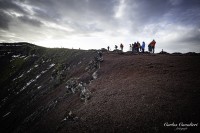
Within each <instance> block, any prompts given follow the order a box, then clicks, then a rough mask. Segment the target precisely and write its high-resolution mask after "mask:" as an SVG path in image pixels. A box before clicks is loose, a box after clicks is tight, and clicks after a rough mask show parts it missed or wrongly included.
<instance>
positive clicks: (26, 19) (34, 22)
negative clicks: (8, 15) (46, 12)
mask: <svg viewBox="0 0 200 133" xmlns="http://www.w3.org/2000/svg"><path fill="white" fill-rule="evenodd" d="M18 18H19V19H20V20H21V21H22V22H24V23H27V24H30V25H33V26H41V25H42V24H43V23H42V22H41V21H39V20H37V19H33V18H29V17H27V16H20V17H18Z"/></svg>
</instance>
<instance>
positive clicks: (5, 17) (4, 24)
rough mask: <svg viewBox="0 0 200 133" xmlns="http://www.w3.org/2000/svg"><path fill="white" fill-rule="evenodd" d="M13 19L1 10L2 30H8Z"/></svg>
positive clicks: (0, 23)
mask: <svg viewBox="0 0 200 133" xmlns="http://www.w3.org/2000/svg"><path fill="white" fill-rule="evenodd" d="M10 20H11V17H10V16H9V15H7V14H6V13H4V12H3V11H1V10H0V28H1V29H4V30H7V29H8V28H9V22H10Z"/></svg>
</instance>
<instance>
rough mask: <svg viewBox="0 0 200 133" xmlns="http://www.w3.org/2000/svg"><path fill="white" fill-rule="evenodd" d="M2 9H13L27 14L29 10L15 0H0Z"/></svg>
mask: <svg viewBox="0 0 200 133" xmlns="http://www.w3.org/2000/svg"><path fill="white" fill-rule="evenodd" d="M0 9H1V10H12V11H15V12H18V13H22V14H27V12H26V11H25V10H24V9H23V8H22V7H20V6H19V5H17V4H16V3H14V1H13V0H0Z"/></svg>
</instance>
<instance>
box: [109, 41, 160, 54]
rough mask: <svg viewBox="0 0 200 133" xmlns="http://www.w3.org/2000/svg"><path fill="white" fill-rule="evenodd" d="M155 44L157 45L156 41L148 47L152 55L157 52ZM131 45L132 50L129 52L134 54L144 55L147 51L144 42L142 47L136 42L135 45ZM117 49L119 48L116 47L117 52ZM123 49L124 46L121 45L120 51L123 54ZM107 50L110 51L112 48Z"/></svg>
mask: <svg viewBox="0 0 200 133" xmlns="http://www.w3.org/2000/svg"><path fill="white" fill-rule="evenodd" d="M155 44H156V41H155V40H153V41H151V42H150V43H149V45H148V51H149V52H150V53H154V51H155ZM129 45H130V50H129V51H132V52H133V53H135V52H137V53H139V52H142V53H144V51H145V42H142V45H141V44H140V43H139V42H135V43H133V44H129ZM117 48H118V46H117V45H115V50H117ZM123 48H124V45H123V44H122V43H121V44H120V50H121V51H122V52H123ZM107 49H108V51H110V47H109V46H108V47H107Z"/></svg>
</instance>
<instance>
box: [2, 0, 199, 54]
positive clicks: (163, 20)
mask: <svg viewBox="0 0 200 133" xmlns="http://www.w3.org/2000/svg"><path fill="white" fill-rule="evenodd" d="M199 6H200V1H199V0H189V1H186V0H162V1H161V0H59V1H56V0H48V1H46V0H10V1H7V0H0V13H1V14H0V18H1V19H0V32H2V33H4V35H2V36H0V41H5V40H16V41H20V40H23V41H31V42H32V41H34V42H39V43H40V45H45V46H47V45H48V44H50V42H48V41H49V40H51V42H53V43H54V44H56V42H61V43H62V44H63V45H64V46H65V47H70V48H71V47H73V45H74V46H76V47H82V48H89V46H91V48H97V47H107V45H108V44H109V45H112V46H114V45H115V44H118V43H119V44H120V43H124V44H129V43H133V42H134V41H146V42H150V41H151V40H152V39H156V40H157V42H158V46H157V48H158V49H161V48H162V47H164V48H167V49H170V50H171V51H173V48H172V47H174V46H173V45H172V44H176V46H179V45H181V46H182V47H186V42H187V43H191V45H192V46H191V47H197V46H199V43H198V42H199V29H200V15H199V14H200V9H199ZM1 29H2V30H1ZM22 29H23V30H22ZM24 34H25V35H24ZM41 40H46V41H41ZM77 40H78V41H77ZM95 41H96V42H95ZM53 43H51V44H52V46H53ZM86 44H87V46H86ZM94 44H95V45H96V46H94ZM192 50H193V49H192Z"/></svg>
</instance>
